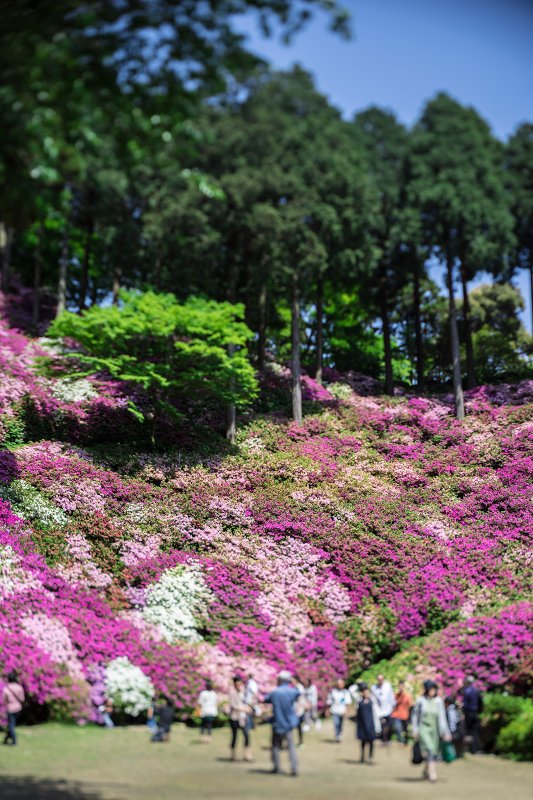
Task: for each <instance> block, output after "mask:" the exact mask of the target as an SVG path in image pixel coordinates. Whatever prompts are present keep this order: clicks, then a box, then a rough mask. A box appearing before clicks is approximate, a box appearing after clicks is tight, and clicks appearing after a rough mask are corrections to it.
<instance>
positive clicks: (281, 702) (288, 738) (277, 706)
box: [265, 670, 300, 776]
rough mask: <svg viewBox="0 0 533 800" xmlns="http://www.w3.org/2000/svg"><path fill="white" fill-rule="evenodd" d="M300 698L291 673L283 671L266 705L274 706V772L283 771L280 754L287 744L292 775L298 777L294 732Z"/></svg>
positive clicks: (266, 698)
mask: <svg viewBox="0 0 533 800" xmlns="http://www.w3.org/2000/svg"><path fill="white" fill-rule="evenodd" d="M299 697H300V690H299V689H297V688H296V687H295V686H292V685H291V673H290V672H288V671H287V670H283V671H282V672H280V673H279V675H278V686H277V688H276V689H274V691H272V692H270V694H268V695H267V696H266V697H265V703H270V704H271V705H272V718H271V720H270V721H271V724H272V772H273V773H274V774H276V773H279V772H280V771H281V767H280V753H281V750H282V748H283V745H284V743H286V744H287V749H288V751H289V760H290V764H291V775H293V776H296V775H298V759H297V757H296V747H295V746H294V737H293V730H294V728H296V727H297V725H298V717H297V715H296V709H295V704H296V702H297V701H298V698H299Z"/></svg>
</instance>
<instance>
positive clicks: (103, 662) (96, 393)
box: [0, 326, 533, 747]
mask: <svg viewBox="0 0 533 800" xmlns="http://www.w3.org/2000/svg"><path fill="white" fill-rule="evenodd" d="M0 332H1V336H0V358H1V359H3V364H4V366H5V368H6V376H7V381H6V384H5V386H6V387H7V388H5V387H4V384H2V387H1V388H0V412H1V414H2V417H1V420H0V422H1V425H0V433H1V434H2V435H4V447H3V448H1V449H0V674H2V675H4V674H5V673H6V672H7V671H8V670H10V669H16V670H17V671H18V672H19V673H20V675H21V679H22V681H23V683H24V685H25V688H26V690H27V693H28V696H29V698H30V703H31V704H33V705H34V706H35V707H37V706H40V707H42V708H43V709H48V710H49V711H50V713H55V714H60V715H64V714H69V715H70V716H72V717H73V718H75V719H88V720H98V719H100V715H101V711H100V708H101V706H102V703H103V700H104V698H105V697H106V696H107V695H109V696H111V697H112V699H113V701H114V703H115V704H116V707H117V709H121V710H123V711H124V712H125V713H127V714H130V715H135V714H142V713H144V710H145V709H146V707H147V703H149V701H150V698H151V697H152V695H153V694H157V693H163V694H165V695H166V696H168V697H170V698H171V699H172V700H173V702H174V703H175V705H176V708H177V710H178V713H179V715H180V716H187V715H189V714H191V713H192V710H193V709H194V707H195V704H196V698H197V694H198V691H199V690H200V689H201V687H202V685H203V682H204V680H205V678H208V677H209V678H211V679H212V680H213V681H214V683H215V686H216V688H217V690H218V691H219V692H220V693H221V694H223V693H224V692H226V691H227V689H228V687H229V685H230V682H231V678H232V676H233V675H234V674H235V673H239V674H242V675H244V676H247V675H248V674H250V673H253V674H254V676H255V677H256V680H257V681H258V683H259V685H260V689H261V691H265V692H266V691H267V690H268V689H270V688H271V687H272V686H273V685H274V684H275V681H276V674H277V672H278V671H279V669H280V668H283V667H285V668H289V669H291V670H292V671H294V672H297V673H298V674H299V675H300V677H301V678H305V677H310V678H311V679H312V680H314V681H316V683H317V685H318V688H319V697H320V703H321V705H323V703H324V700H325V697H326V694H327V689H328V687H329V686H330V685H331V683H332V682H333V681H334V680H335V678H336V677H338V676H339V675H342V676H344V677H350V678H352V679H358V678H360V677H364V678H365V679H367V680H372V679H373V678H374V677H375V675H376V674H377V672H379V671H382V672H384V673H386V674H387V676H388V677H389V678H390V679H392V680H393V681H394V682H395V681H396V680H397V679H399V678H405V679H407V681H408V683H409V684H410V686H411V688H412V689H413V691H418V690H419V689H420V686H421V683H422V681H423V680H424V679H425V678H426V677H433V678H435V679H437V680H439V681H440V682H441V683H442V684H443V685H444V686H445V687H446V688H447V689H449V690H450V691H453V690H456V689H457V688H458V687H459V686H460V685H461V682H462V681H463V680H464V679H465V677H466V675H468V674H471V673H473V674H474V675H475V676H476V678H477V679H478V682H479V685H480V686H481V687H482V688H483V689H485V690H490V691H496V690H502V689H503V688H504V687H507V689H509V690H510V691H512V692H515V693H522V694H527V693H528V691H530V690H531V687H532V674H533V670H532V668H531V652H532V648H533V607H532V604H531V594H530V587H531V585H533V581H532V578H533V559H532V555H531V534H532V516H531V506H530V501H531V473H532V467H533V458H532V453H533V448H532V444H533V413H532V409H533V406H532V401H533V383H532V382H524V383H522V384H520V385H517V386H499V387H497V388H496V389H494V388H490V387H482V388H479V389H477V390H475V391H473V392H470V393H467V395H466V404H467V410H468V415H467V418H466V420H465V421H464V423H458V422H457V421H456V420H455V419H454V416H453V402H452V398H451V397H446V396H444V397H424V398H422V397H412V396H400V397H396V398H393V399H386V398H380V397H377V396H372V394H371V387H370V386H367V385H366V384H365V383H364V382H362V381H361V380H360V376H359V378H357V376H353V375H352V376H350V375H348V376H346V377H344V376H342V375H339V374H338V373H335V374H331V376H329V377H331V381H332V386H333V391H330V389H329V388H328V386H327V385H326V386H324V387H319V386H318V385H317V384H315V382H314V381H312V379H310V378H309V379H307V378H306V381H305V392H306V396H307V397H308V402H309V404H310V405H309V406H308V408H309V410H310V413H308V414H307V416H305V417H304V421H303V424H302V425H301V426H297V425H295V424H294V423H291V422H289V421H288V420H287V419H286V418H285V417H284V416H283V414H282V413H279V409H278V410H277V411H276V413H273V414H271V413H267V414H255V415H252V414H250V415H249V417H248V418H247V421H246V422H245V424H243V425H242V426H241V429H240V430H239V432H238V436H237V440H236V446H235V447H234V448H232V449H224V448H223V447H215V446H214V444H213V442H211V445H210V446H209V447H205V448H199V449H197V450H189V451H188V452H187V453H184V452H182V451H181V450H178V451H177V452H176V451H173V450H172V449H171V448H169V449H168V451H166V452H161V453H146V452H144V451H142V450H138V449H135V447H133V446H131V441H130V439H131V438H135V431H136V430H138V429H137V428H136V427H135V426H136V425H138V423H137V422H136V420H135V418H134V417H133V416H131V414H129V412H128V404H129V402H130V401H131V402H136V399H138V398H136V395H134V394H131V391H132V390H131V386H128V385H126V384H124V383H121V382H120V381H118V380H116V381H114V382H109V379H108V378H107V379H106V378H104V377H103V376H98V375H97V376H86V378H84V379H83V381H84V382H83V383H81V384H78V385H77V384H65V383H64V377H62V376H57V377H56V376H54V375H51V376H47V377H45V376H42V375H40V374H39V372H38V371H37V370H36V368H35V359H36V358H37V357H39V356H40V355H42V353H43V352H44V347H45V346H46V347H49V344H48V343H47V342H44V343H38V342H36V341H32V340H29V339H26V338H25V337H23V336H22V335H21V334H19V333H17V332H15V331H11V330H10V329H8V328H7V327H5V326H3V327H1V328H0ZM325 377H326V383H327V378H328V373H326V375H325ZM356 378H357V379H356ZM286 379H287V375H286V371H285V368H284V367H280V368H278V369H276V370H271V371H270V372H269V375H267V376H266V377H265V385H266V389H264V391H266V393H267V394H268V396H269V397H270V399H271V400H272V401H273V402H274V399H275V396H276V391H277V389H278V388H279V389H280V391H281V388H283V385H284V382H285V381H286ZM85 381H87V383H85ZM276 387H277V388H276ZM280 387H281V388H280ZM339 387H342V388H339ZM354 387H355V389H357V391H356V390H355V389H354ZM269 393H270V394H269ZM24 398H27V402H30V401H31V405H32V408H33V409H34V412H35V414H36V415H37V416H36V419H38V420H41V422H42V425H43V426H44V427H46V426H48V429H49V430H50V431H52V433H51V434H50V436H48V435H47V436H46V437H45V438H40V437H39V436H35V435H34V434H32V438H33V441H31V442H28V440H27V436H28V430H32V431H33V432H34V433H35V431H37V430H38V426H37V424H36V423H35V420H34V422H31V419H30V418H29V417H26V420H27V426H26V427H25V428H24V431H25V432H24V435H23V436H22V437H19V438H18V439H17V437H16V436H14V434H13V430H14V428H11V429H10V428H9V424H11V423H9V424H8V425H6V422H5V420H6V419H7V420H17V419H20V413H21V412H20V409H21V404H23V403H24V402H25V401H24ZM311 411H312V413H311ZM122 414H125V415H126V416H125V417H123V416H121V415H122ZM17 415H19V416H17ZM124 419H128V420H129V422H127V423H125V422H124V427H123V428H121V425H122V424H123V423H122V422H121V424H120V425H118V427H117V426H115V430H114V435H116V436H117V437H118V438H119V439H121V440H122V444H121V445H120V447H114V446H113V445H112V444H111V443H110V442H109V443H107V444H105V445H100V446H98V447H94V446H92V445H93V444H94V442H95V441H101V440H99V438H98V437H99V436H100V434H101V432H102V431H105V430H106V425H107V426H113V425H115V423H116V422H117V420H124ZM28 420H29V421H28ZM98 420H100V422H101V425H100V422H98ZM30 423H31V424H30ZM34 423H35V424H34ZM25 424H26V423H25ZM39 424H41V423H39ZM28 425H29V427H28ZM31 425H34V427H33V428H32V427H31ZM9 430H11V433H9ZM91 430H92V431H93V432H92V433H91ZM6 431H8V434H7V438H6ZM99 432H100V433H99ZM128 433H129V436H128ZM59 436H61V440H59V439H58V438H55V437H59ZM211 438H213V437H211ZM126 443H127V444H128V447H126V446H125V444H126ZM521 730H522V728H521ZM503 746H504V745H502V747H503Z"/></svg>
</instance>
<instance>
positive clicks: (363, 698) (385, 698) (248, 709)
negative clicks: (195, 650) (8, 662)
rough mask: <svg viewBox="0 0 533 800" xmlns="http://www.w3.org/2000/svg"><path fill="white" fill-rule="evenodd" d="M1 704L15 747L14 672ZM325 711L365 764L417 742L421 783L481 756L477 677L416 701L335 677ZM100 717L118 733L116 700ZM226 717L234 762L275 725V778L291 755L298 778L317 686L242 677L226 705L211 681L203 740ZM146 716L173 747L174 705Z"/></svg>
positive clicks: (429, 684)
mask: <svg viewBox="0 0 533 800" xmlns="http://www.w3.org/2000/svg"><path fill="white" fill-rule="evenodd" d="M2 699H3V703H4V706H5V709H6V712H7V733H6V736H5V740H4V744H11V745H16V744H17V735H16V723H17V719H18V717H19V714H20V712H21V710H22V707H23V704H24V700H25V696H24V689H23V687H22V685H21V683H20V682H19V680H18V677H17V675H16V673H14V672H11V673H10V674H9V675H8V676H7V682H6V684H5V686H4V688H3V692H2ZM325 709H326V711H325V713H326V716H330V717H331V719H332V722H333V731H334V737H335V742H337V743H338V742H341V741H342V737H343V733H344V729H345V722H346V720H351V721H353V722H354V723H355V735H356V738H357V739H358V740H359V743H360V761H361V762H362V763H368V764H372V763H373V759H374V743H375V742H376V740H380V741H381V743H382V744H383V746H388V745H389V744H390V742H391V739H392V738H393V737H396V739H397V740H398V742H399V743H401V744H403V745H407V744H408V743H409V741H410V739H412V741H413V757H412V760H413V763H424V773H423V774H424V777H425V778H427V779H428V780H430V781H435V780H436V779H437V773H436V763H437V761H438V760H440V759H441V758H442V757H443V755H444V758H445V760H452V759H453V758H455V757H461V756H462V755H463V753H464V750H465V745H466V744H467V743H468V745H469V748H470V752H471V753H473V754H475V753H478V752H479V751H480V714H481V712H482V710H483V698H482V694H481V692H480V691H479V689H478V688H477V686H476V682H475V679H474V677H473V676H470V677H468V678H467V680H466V683H465V684H464V685H462V686H461V687H460V688H459V690H458V692H456V693H455V694H448V695H446V696H443V694H442V693H441V692H440V691H439V687H438V685H437V684H436V683H435V682H434V681H431V680H427V681H426V682H425V683H424V691H423V694H421V696H420V697H419V698H418V699H417V700H416V701H414V700H413V697H412V695H411V694H410V692H409V691H408V688H407V686H406V684H405V682H404V681H399V682H398V685H397V688H396V690H394V688H393V686H392V684H391V683H390V682H389V681H388V680H386V679H385V676H384V675H382V674H380V675H378V676H377V678H376V681H375V683H373V684H372V685H370V686H369V685H368V684H367V683H364V682H358V683H354V684H352V685H350V686H348V687H347V686H346V683H345V681H344V679H343V678H338V680H337V681H336V682H335V685H334V686H332V687H331V689H330V691H329V692H328V695H327V698H326V702H325ZM101 712H102V724H103V725H104V726H105V727H108V728H112V727H114V724H115V723H114V721H113V705H112V702H111V700H109V699H107V700H106V701H105V702H104V704H103V706H102V708H101ZM221 712H222V714H224V715H225V716H226V717H227V718H228V719H229V725H230V730H231V740H230V759H231V761H236V760H237V751H238V748H239V744H240V742H242V746H243V758H244V760H245V761H253V754H252V742H251V740H252V731H253V729H254V728H255V726H256V724H257V723H258V722H263V721H269V722H270V724H271V726H272V739H271V755H272V772H273V773H279V772H280V771H281V753H282V750H284V749H286V750H287V751H288V756H289V763H290V773H291V775H294V776H296V775H298V756H297V748H298V747H303V745H304V735H305V733H307V732H308V731H309V730H310V729H311V728H312V727H315V728H316V729H317V730H319V729H320V728H321V725H322V720H321V716H320V714H319V695H318V690H317V687H316V685H315V684H314V683H313V681H312V680H310V679H307V680H303V681H302V680H300V678H299V677H298V676H293V675H291V673H290V672H288V671H286V670H282V671H281V672H280V673H279V675H278V682H277V687H276V688H275V689H273V690H271V691H267V692H261V690H260V687H259V686H258V684H257V681H256V680H255V679H254V676H253V675H249V676H248V678H247V680H244V679H243V678H242V677H241V676H238V675H237V676H235V677H234V678H233V681H232V684H231V686H230V688H229V691H228V693H227V699H224V700H223V701H222V702H221V699H220V697H219V695H218V694H217V692H216V691H215V689H214V687H213V684H212V682H211V681H209V680H208V681H206V683H205V687H204V688H203V689H202V691H201V692H200V694H199V696H198V704H197V709H196V716H197V718H199V721H200V739H201V741H202V742H204V743H209V742H210V741H211V738H212V734H213V728H214V726H215V724H216V723H217V722H218V721H219V720H220V718H221ZM147 716H148V720H147V725H148V727H149V728H150V730H151V740H152V741H153V742H168V741H169V739H170V732H171V728H172V724H173V722H174V716H175V714H174V706H173V703H172V701H171V700H170V699H169V698H165V697H161V698H159V700H158V702H157V703H156V702H154V704H153V705H152V707H151V708H150V709H149V711H148V715H147Z"/></svg>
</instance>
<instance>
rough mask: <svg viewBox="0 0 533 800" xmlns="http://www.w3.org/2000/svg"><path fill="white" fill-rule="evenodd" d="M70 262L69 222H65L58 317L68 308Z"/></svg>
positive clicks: (60, 261)
mask: <svg viewBox="0 0 533 800" xmlns="http://www.w3.org/2000/svg"><path fill="white" fill-rule="evenodd" d="M68 261H69V230H68V222H65V230H64V231H63V241H62V242H61V255H60V257H59V280H58V283H57V311H56V317H58V316H59V315H60V314H61V313H62V312H63V311H64V310H65V308H66V303H67V273H68Z"/></svg>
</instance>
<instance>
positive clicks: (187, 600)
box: [143, 565, 212, 643]
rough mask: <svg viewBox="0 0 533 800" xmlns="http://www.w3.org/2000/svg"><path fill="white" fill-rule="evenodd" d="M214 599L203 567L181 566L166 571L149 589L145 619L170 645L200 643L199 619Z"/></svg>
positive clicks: (144, 611) (144, 610) (144, 612)
mask: <svg viewBox="0 0 533 800" xmlns="http://www.w3.org/2000/svg"><path fill="white" fill-rule="evenodd" d="M211 599H212V594H211V591H210V590H209V589H208V587H207V586H206V584H205V580H204V577H203V575H202V573H201V569H200V567H198V566H195V565H189V566H183V565H179V566H177V567H172V568H171V569H167V570H165V572H163V574H162V575H161V578H160V579H159V581H158V582H157V583H155V584H154V585H153V586H150V587H149V588H148V591H147V593H146V606H145V607H144V609H143V617H144V618H145V620H146V621H147V622H152V623H154V624H156V625H158V626H159V629H160V630H161V633H162V635H163V636H164V638H165V639H166V641H167V642H170V643H172V642H176V641H179V640H181V641H186V642H199V641H200V640H201V638H202V637H201V636H200V634H199V633H198V630H197V628H198V618H199V617H200V616H201V615H202V614H204V613H205V611H206V609H207V607H208V605H209V603H210V602H211Z"/></svg>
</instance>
